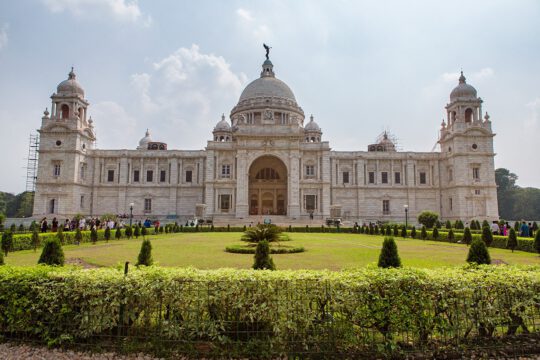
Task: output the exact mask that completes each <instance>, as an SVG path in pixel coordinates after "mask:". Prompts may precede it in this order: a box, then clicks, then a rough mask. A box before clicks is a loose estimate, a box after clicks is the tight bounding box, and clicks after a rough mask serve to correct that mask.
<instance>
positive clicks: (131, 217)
mask: <svg viewBox="0 0 540 360" xmlns="http://www.w3.org/2000/svg"><path fill="white" fill-rule="evenodd" d="M133 205H134V204H133V203H129V227H131V223H132V221H133Z"/></svg>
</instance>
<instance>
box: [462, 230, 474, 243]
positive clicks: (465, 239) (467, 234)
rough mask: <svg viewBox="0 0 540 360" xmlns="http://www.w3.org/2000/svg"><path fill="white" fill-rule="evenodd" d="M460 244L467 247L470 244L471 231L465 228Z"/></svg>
mask: <svg viewBox="0 0 540 360" xmlns="http://www.w3.org/2000/svg"><path fill="white" fill-rule="evenodd" d="M461 242H463V243H465V244H467V245H469V244H470V243H471V242H472V234H471V230H470V229H469V228H468V227H466V228H465V231H464V232H463V239H462V240H461Z"/></svg>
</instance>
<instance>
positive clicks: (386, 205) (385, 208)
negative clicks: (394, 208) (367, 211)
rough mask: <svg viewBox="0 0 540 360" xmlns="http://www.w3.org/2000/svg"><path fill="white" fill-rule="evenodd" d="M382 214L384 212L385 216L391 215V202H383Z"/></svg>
mask: <svg viewBox="0 0 540 360" xmlns="http://www.w3.org/2000/svg"><path fill="white" fill-rule="evenodd" d="M382 212H383V215H389V214H390V200H383V201H382Z"/></svg>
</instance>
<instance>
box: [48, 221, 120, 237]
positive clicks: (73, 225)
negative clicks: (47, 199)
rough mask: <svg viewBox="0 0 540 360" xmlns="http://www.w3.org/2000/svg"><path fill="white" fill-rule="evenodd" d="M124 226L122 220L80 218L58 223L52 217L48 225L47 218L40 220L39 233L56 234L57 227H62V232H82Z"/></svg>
mask: <svg viewBox="0 0 540 360" xmlns="http://www.w3.org/2000/svg"><path fill="white" fill-rule="evenodd" d="M124 226H125V223H124V220H122V219H120V220H119V221H114V220H112V219H105V220H103V221H102V220H100V219H99V218H90V219H88V220H87V219H85V218H80V219H75V218H73V219H71V220H70V219H66V220H65V221H64V222H61V221H59V220H58V219H57V218H56V217H54V218H53V219H52V221H51V223H50V224H49V222H48V221H47V218H46V217H44V218H43V219H41V222H40V225H39V228H40V230H41V232H43V233H44V232H47V231H49V230H50V231H51V232H57V231H58V228H59V227H62V230H64V231H73V230H75V229H77V228H78V229H80V230H81V231H82V230H92V229H96V230H97V229H105V228H107V227H108V228H109V229H115V228H116V227H120V228H123V227H124Z"/></svg>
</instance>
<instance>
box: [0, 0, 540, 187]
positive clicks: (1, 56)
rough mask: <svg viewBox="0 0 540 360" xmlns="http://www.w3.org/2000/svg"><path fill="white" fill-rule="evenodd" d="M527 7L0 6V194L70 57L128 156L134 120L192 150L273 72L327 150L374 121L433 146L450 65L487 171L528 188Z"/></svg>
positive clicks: (531, 31)
mask: <svg viewBox="0 0 540 360" xmlns="http://www.w3.org/2000/svg"><path fill="white" fill-rule="evenodd" d="M538 19H540V2H539V1H536V0H531V1H525V0H523V1H522V0H516V1H496V0H495V1H494V0H489V1H488V0H486V1H482V0H480V1H474V2H473V1H444V2H441V1H406V2H405V1H352V0H351V1H348V0H328V1H317V0H295V1H268V0H266V1H234V0H229V1H217V0H215V1H211V0H201V1H173V0H170V1H167V0H160V1H152V0H139V1H132V0H19V1H7V0H6V1H1V2H0V129H1V131H0V154H2V156H1V157H0V162H1V169H2V170H1V173H0V174H1V176H0V191H7V192H12V193H19V192H21V191H24V190H25V183H26V170H25V167H26V163H27V162H26V158H27V154H28V139H29V135H30V134H31V133H35V132H36V131H37V129H38V128H39V126H40V123H41V117H42V115H43V111H44V110H45V108H49V110H50V106H51V100H50V96H51V95H52V94H53V93H54V92H55V91H56V86H57V85H58V83H60V82H61V81H63V80H65V79H66V78H67V74H68V72H69V70H70V68H71V67H72V66H73V67H74V68H75V72H76V74H77V80H78V81H79V82H80V83H81V84H82V86H83V88H84V89H85V94H86V98H87V99H88V101H89V102H90V107H89V111H88V113H89V115H91V116H92V118H93V120H94V125H95V129H96V132H97V144H96V145H97V147H98V148H101V149H135V148H136V146H137V145H138V141H139V139H140V138H142V137H143V136H144V133H145V131H146V129H147V128H148V129H150V132H151V134H152V138H153V139H154V140H157V141H164V142H166V143H168V146H169V149H185V150H188V149H204V147H205V146H206V142H207V140H210V139H211V133H212V129H213V127H214V126H215V124H216V123H217V122H218V121H219V120H220V118H221V114H223V113H224V114H225V115H226V116H228V115H229V114H230V111H231V109H232V108H233V107H234V106H235V105H236V103H237V101H238V98H239V96H240V94H241V92H242V90H243V89H244V87H245V86H246V85H247V84H248V83H249V82H250V81H252V80H254V79H256V78H258V77H259V73H260V70H261V64H262V62H263V61H264V54H265V51H264V49H263V46H262V44H263V42H264V43H267V44H269V45H270V46H271V47H272V49H271V52H270V58H271V60H272V62H273V64H274V71H275V73H276V77H278V78H279V79H281V80H283V81H285V82H286V83H287V84H288V85H289V86H290V88H291V89H292V91H293V92H294V94H295V96H296V99H297V101H298V103H299V105H300V106H301V107H302V108H303V109H304V112H305V114H306V119H308V117H309V116H310V115H311V114H313V116H314V118H315V121H317V122H318V124H319V125H320V127H321V128H322V131H323V140H326V141H329V143H330V147H331V148H332V149H333V150H349V151H353V150H354V151H358V150H364V151H365V150H367V145H368V144H370V143H373V142H374V140H375V139H376V138H377V136H378V135H379V134H381V133H382V132H383V131H385V130H387V131H389V132H390V133H392V134H393V135H394V136H395V137H396V138H397V139H398V144H399V147H400V149H401V150H405V151H425V152H429V151H432V149H433V148H434V146H435V145H436V142H437V139H438V132H439V129H440V124H441V121H442V119H443V118H444V117H445V114H446V111H445V109H444V107H445V106H446V104H447V103H448V102H449V94H450V92H451V90H452V89H453V88H454V87H455V86H456V85H457V83H458V77H459V72H460V70H463V72H464V74H465V76H466V77H467V82H468V83H469V84H471V85H473V86H474V87H475V88H476V89H477V91H478V95H479V96H480V97H481V98H482V99H483V100H484V103H483V110H484V111H487V112H488V113H489V115H490V117H491V118H490V120H491V121H492V126H493V130H494V132H495V133H496V134H497V135H496V136H495V138H494V147H495V152H496V153H497V155H496V157H495V167H504V168H507V169H509V170H510V171H512V172H514V173H516V174H517V175H518V177H519V179H518V182H517V183H518V185H519V186H522V187H528V186H533V187H540V164H539V162H538V154H539V150H538V142H537V139H538V137H539V135H540V61H538V59H539V58H540V21H538Z"/></svg>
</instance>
